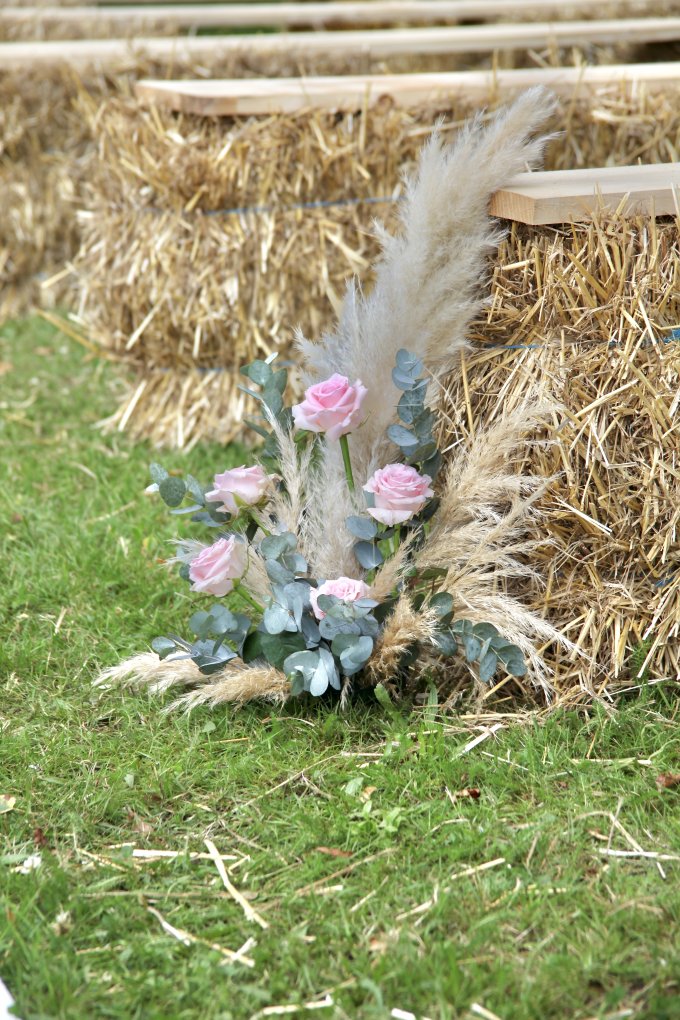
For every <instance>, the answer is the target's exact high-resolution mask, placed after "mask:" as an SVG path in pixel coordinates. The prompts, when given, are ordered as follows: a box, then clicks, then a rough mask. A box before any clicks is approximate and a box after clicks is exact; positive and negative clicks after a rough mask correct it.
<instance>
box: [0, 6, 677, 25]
mask: <svg viewBox="0 0 680 1020" xmlns="http://www.w3.org/2000/svg"><path fill="white" fill-rule="evenodd" d="M592 6H593V0H568V5H567V8H566V9H567V10H568V11H569V12H572V11H573V12H577V11H579V10H590V9H592ZM623 6H624V7H625V8H626V11H627V12H628V13H632V12H633V11H634V12H638V11H639V12H642V13H644V11H645V9H646V8H649V7H653V6H656V7H657V8H658V2H657V0H632V2H630V3H624V4H623ZM673 6H674V7H675V8H680V0H676V2H674V3H673ZM564 9H565V0H525V2H523V3H521V4H520V3H514V2H513V0H510V2H508V0H344V2H343V0H329V2H325V3H316V2H296V3H243V2H241V3H229V4H176V5H174V4H173V5H171V6H170V5H168V4H163V3H158V4H148V3H145V4H139V5H133V4H132V3H130V4H128V5H127V6H124V7H120V6H116V7H111V6H107V5H106V4H101V5H98V6H87V7H85V6H79V7H58V6H40V7H18V6H14V5H8V6H5V7H2V8H0V24H4V25H22V24H35V25H36V26H48V25H59V26H60V27H62V28H63V27H67V26H69V25H79V24H91V25H96V24H97V23H98V22H103V23H104V24H107V25H109V24H111V25H117V26H121V27H123V28H125V29H128V28H131V27H135V28H137V29H139V28H140V27H143V26H144V25H154V24H155V25H158V24H162V25H163V26H164V27H165V28H178V29H179V28H245V27H247V28H258V27H263V26H275V27H278V28H290V27H298V28H299V27H303V26H311V27H313V28H320V27H321V26H323V25H381V24H383V25H384V24H390V23H398V22H406V23H408V22H419V23H420V24H428V23H433V22H456V21H465V20H473V21H487V20H489V19H493V18H498V17H507V16H508V15H509V16H513V15H519V16H521V17H522V18H524V17H525V16H526V15H527V14H543V15H548V16H550V15H551V14H554V13H556V12H561V11H563V10H564Z"/></svg>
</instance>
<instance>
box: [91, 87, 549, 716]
mask: <svg viewBox="0 0 680 1020" xmlns="http://www.w3.org/2000/svg"><path fill="white" fill-rule="evenodd" d="M553 106H554V100H553V99H552V98H551V97H550V96H549V95H547V94H546V93H545V92H543V90H530V91H529V92H527V93H525V94H524V95H523V96H521V97H520V98H519V99H518V100H517V101H516V102H515V103H514V104H513V105H512V106H511V107H510V108H509V109H508V111H507V112H505V113H501V114H499V115H496V116H495V118H493V120H492V121H491V123H490V125H488V126H486V127H483V126H482V123H481V121H480V120H476V121H473V122H472V123H471V124H470V125H468V126H467V128H466V129H465V130H464V131H463V132H461V134H460V136H459V138H458V140H457V141H456V143H455V144H454V145H453V146H452V147H450V148H446V147H445V146H443V145H442V143H441V141H440V140H439V139H438V137H436V136H435V137H434V138H433V139H432V141H431V142H430V143H429V144H428V145H427V146H426V147H425V149H424V150H423V153H422V154H421V158H420V163H419V169H418V174H417V176H416V178H415V179H414V180H411V181H410V182H408V184H407V194H406V200H405V202H404V203H403V213H402V223H403V230H402V233H401V235H400V236H398V237H390V236H389V235H387V234H385V233H384V232H383V234H382V241H383V256H382V259H381V261H380V262H379V264H378V266H377V268H376V274H375V284H374V288H373V291H372V293H371V294H370V295H369V296H364V295H363V294H361V293H360V292H359V291H358V289H357V287H356V285H350V287H349V289H348V293H347V296H346V299H345V304H344V307H343V311H342V315H341V318H340V321H339V323H338V326H337V329H336V331H335V332H334V333H332V334H330V335H328V336H326V337H324V338H323V340H322V342H321V343H312V342H310V341H308V340H306V339H305V338H304V337H303V336H302V335H298V337H297V344H298V349H299V351H300V353H301V356H302V360H303V365H304V369H303V372H304V383H305V385H306V389H305V394H304V399H303V400H302V401H300V402H299V403H297V404H295V405H293V406H292V407H290V406H287V405H286V403H285V399H284V398H285V393H286V389H287V384H288V373H287V370H286V368H285V367H278V366H277V363H276V359H275V357H270V358H267V359H266V360H258V361H255V362H253V363H252V364H250V365H248V366H246V367H245V368H243V369H242V373H243V374H244V375H245V376H246V377H247V379H248V381H249V385H248V387H244V388H245V389H246V392H247V393H249V394H250V395H251V397H252V398H253V399H254V400H256V401H257V402H258V404H259V407H260V411H261V414H260V416H259V419H258V420H256V421H251V422H249V423H248V424H249V425H251V427H252V428H253V429H254V430H255V431H256V432H257V433H258V434H259V436H260V438H261V440H262V441H263V445H262V448H261V454H260V463H258V464H255V465H253V466H250V467H246V466H245V465H244V466H242V467H240V468H237V469H235V470H232V471H225V472H223V473H221V474H217V475H215V478H214V481H213V484H212V485H209V486H203V485H201V484H199V482H198V481H197V480H196V479H194V478H193V477H191V476H188V477H187V478H186V479H185V480H184V479H181V478H177V477H172V476H170V475H168V473H167V472H166V471H165V470H164V469H163V468H162V467H161V466H160V465H158V464H154V465H152V469H151V474H152V485H151V487H150V488H151V489H153V490H154V491H155V490H157V491H158V493H159V494H160V496H161V498H162V499H163V500H164V501H165V503H166V504H168V506H169V507H170V508H171V512H172V513H174V514H178V515H184V514H186V515H189V516H190V518H191V521H192V522H193V523H195V524H197V525H200V526H203V527H207V528H209V529H214V534H215V535H216V538H215V540H214V541H213V542H212V543H210V544H206V543H197V542H195V541H189V540H186V539H181V540H180V541H179V542H178V550H177V555H176V556H175V557H174V560H175V561H176V562H178V563H179V565H180V575H181V576H182V577H183V578H184V579H185V580H186V581H187V582H189V583H190V584H191V588H192V590H193V591H195V592H196V593H197V594H198V597H200V598H201V599H204V600H205V599H206V596H213V598H214V599H217V601H212V602H209V603H208V602H207V601H206V602H205V606H204V607H203V608H199V609H198V611H197V612H195V613H194V615H193V616H192V617H191V619H190V621H189V628H190V630H191V631H192V633H193V639H192V640H188V639H185V638H183V637H180V636H177V635H168V636H165V637H160V638H157V639H156V640H155V641H154V642H153V649H154V654H151V653H146V654H143V655H140V656H136V657H134V658H133V659H131V660H129V661H128V662H126V663H123V664H122V665H121V666H118V667H115V668H114V669H112V670H108V671H107V672H106V673H105V674H103V676H102V679H112V678H113V679H123V678H125V677H132V678H134V679H137V680H140V681H147V682H150V683H151V684H153V685H154V686H155V687H157V688H161V689H162V688H165V687H167V686H170V685H174V684H183V685H189V686H190V687H191V688H192V690H191V691H190V692H189V693H188V694H187V695H185V697H184V698H183V699H181V700H182V702H183V703H184V704H186V705H189V706H190V705H193V704H196V703H200V702H209V703H219V702H221V701H235V702H243V701H246V700H249V699H250V698H254V697H255V698H257V697H264V698H270V699H278V700H283V699H285V698H286V697H289V696H290V695H294V694H302V693H303V692H307V693H309V694H310V695H312V696H320V695H323V694H325V693H326V692H327V691H329V690H334V691H336V692H337V691H340V692H343V694H345V695H346V694H347V693H348V691H349V690H350V689H351V687H352V686H353V685H354V686H374V687H375V686H377V685H379V684H386V685H394V686H395V687H398V685H399V683H400V681H401V680H408V679H409V678H410V677H412V676H413V675H414V674H415V673H417V672H418V671H419V670H420V671H422V670H423V669H428V670H433V669H434V670H437V669H438V668H439V666H440V664H441V663H442V662H446V663H447V666H446V670H447V671H450V670H451V665H449V664H453V666H454V669H455V668H459V667H457V666H456V665H455V664H456V663H462V665H463V668H464V669H465V670H467V671H469V670H470V669H472V671H473V673H474V674H475V675H476V676H477V678H478V679H479V680H480V681H483V682H487V683H488V682H489V681H491V680H492V678H493V677H494V676H496V674H497V673H504V674H506V675H510V676H513V677H517V678H522V677H527V679H528V680H529V682H531V683H533V684H534V685H539V686H542V687H543V688H544V689H545V690H546V691H549V688H550V684H549V678H548V676H547V671H546V668H545V665H544V663H543V660H542V658H541V655H540V652H539V650H538V648H537V643H538V642H545V641H553V640H561V638H560V635H558V634H557V633H556V632H555V631H554V629H553V628H552V627H551V626H550V625H549V624H548V623H547V622H546V621H545V620H543V619H541V618H540V617H538V616H537V615H535V614H534V613H532V612H530V611H529V610H528V609H526V608H525V607H524V606H523V605H522V603H521V601H520V599H519V598H518V597H517V596H516V594H513V593H512V590H511V588H510V587H509V584H510V583H514V581H515V580H516V579H517V578H525V579H530V578H531V571H530V569H529V568H528V567H527V566H526V565H525V563H524V562H523V561H522V554H524V553H525V552H526V551H527V548H528V544H527V541H526V537H525V535H524V532H523V522H524V521H525V520H526V518H527V516H528V515H529V514H531V513H532V512H533V500H534V494H535V493H536V491H538V490H539V489H540V486H541V484H542V480H540V479H534V478H531V477H527V476H523V475H519V474H517V473H516V471H513V470H511V469H510V467H509V462H510V460H511V459H512V457H513V455H514V454H515V451H516V450H517V449H518V447H519V446H520V444H521V443H522V442H523V441H525V439H524V437H525V436H526V435H527V432H529V431H530V430H531V429H532V428H533V427H534V426H535V425H536V424H537V423H538V422H539V421H540V420H541V417H542V415H544V414H545V412H546V404H545V401H543V400H542V398H541V395H540V394H534V395H533V397H535V399H533V398H532V399H531V400H528V401H526V402H525V403H524V404H522V405H520V406H517V407H514V408H511V409H507V410H504V411H503V413H502V414H500V415H499V417H498V419H497V420H496V421H495V422H494V423H493V424H492V425H490V426H489V427H488V428H486V429H482V430H480V431H479V432H478V434H477V435H476V436H475V437H474V439H473V440H472V442H471V443H470V444H469V445H468V446H467V448H462V447H461V446H460V444H458V443H456V442H455V437H454V441H453V442H449V443H448V449H439V447H438V437H440V436H442V435H444V434H445V430H444V429H443V428H442V419H441V413H440V408H441V394H442V392H443V389H442V380H443V379H445V377H446V374H447V373H450V372H452V371H455V369H456V366H457V364H458V358H459V353H460V351H461V350H462V349H463V348H464V346H465V343H466V341H465V328H466V325H467V323H468V322H469V320H470V319H471V318H472V316H473V315H474V314H475V312H476V311H478V309H479V308H480V306H481V301H482V298H481V296H480V287H479V280H480V277H481V276H482V275H483V271H484V261H485V257H486V254H487V252H488V251H489V250H491V249H492V248H493V246H494V244H495V243H496V242H497V240H498V236H499V235H498V232H497V228H496V227H495V225H494V224H493V223H492V222H491V221H490V220H489V218H488V214H487V207H488V199H489V196H490V194H491V193H492V192H493V191H494V190H496V189H497V188H498V187H500V186H501V185H502V184H503V183H504V181H505V180H507V179H508V178H509V177H510V176H512V175H513V174H514V173H516V172H517V171H518V170H520V169H523V168H524V167H525V166H526V164H527V163H533V162H535V161H536V160H537V158H538V157H539V155H540V153H541V150H542V146H543V144H544V142H545V138H543V139H540V138H539V139H535V138H533V137H532V136H533V134H534V132H535V130H536V128H537V126H539V125H540V124H541V123H542V122H543V121H544V120H545V119H546V118H547V117H548V115H549V114H550V113H551V112H552V109H553ZM185 501H188V504H187V503H186V502H185Z"/></svg>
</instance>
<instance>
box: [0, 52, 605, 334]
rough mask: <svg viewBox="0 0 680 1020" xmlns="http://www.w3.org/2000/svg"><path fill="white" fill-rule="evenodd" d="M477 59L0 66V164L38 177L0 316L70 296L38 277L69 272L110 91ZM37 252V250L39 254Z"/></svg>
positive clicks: (11, 231)
mask: <svg viewBox="0 0 680 1020" xmlns="http://www.w3.org/2000/svg"><path fill="white" fill-rule="evenodd" d="M605 52H608V51H604V50H603V51H602V54H603V56H602V59H605V56H604V54H605ZM483 59H486V58H483ZM513 59H516V58H513V55H512V54H502V55H501V57H500V58H499V66H511V64H512V62H513ZM524 59H526V58H524ZM475 64H479V59H477V60H476V59H475V58H474V57H470V58H464V57H454V58H451V57H446V56H417V55H415V56H404V57H395V58H391V59H390V60H388V61H383V60H374V59H370V58H369V57H367V56H366V55H365V54H361V53H358V54H356V55H355V56H353V57H352V58H350V59H346V58H338V57H333V58H322V57H319V58H315V59H313V60H310V59H303V60H301V59H298V58H288V57H286V56H285V55H281V56H277V57H264V56H258V57H250V58H244V57H237V56H231V57H229V58H228V59H224V58H221V59H216V60H215V61H202V62H201V63H200V64H186V63H181V62H180V63H177V64H168V63H158V62H154V61H151V60H148V59H145V58H144V57H143V56H142V55H140V54H139V53H134V54H133V53H132V52H131V54H130V59H129V60H127V61H125V62H124V63H122V64H121V65H120V66H119V67H117V68H113V69H111V70H110V71H108V72H106V73H104V72H102V71H97V70H94V69H90V70H87V71H85V72H83V73H82V74H81V75H79V74H77V73H76V72H75V71H73V70H71V69H70V68H69V67H68V66H64V67H50V68H45V67H41V68H34V67H31V68H27V69H26V70H20V71H17V70H12V71H0V167H1V168H2V169H6V171H7V174H8V175H11V176H15V177H16V178H17V179H19V180H22V179H26V178H27V177H28V176H33V177H34V178H35V181H36V184H35V186H34V187H33V188H32V189H31V197H30V200H29V197H28V195H27V199H26V203H25V204H24V205H23V206H22V204H21V201H20V200H19V199H18V198H15V206H14V212H13V219H12V224H13V227H12V226H11V225H10V224H6V225H5V226H4V228H3V229H2V239H1V242H0V244H1V246H2V250H3V253H4V254H3V256H2V257H3V258H4V259H7V253H8V252H10V251H11V252H13V251H14V250H15V249H16V247H17V245H27V246H28V247H29V249H30V251H29V252H28V253H27V254H21V255H20V256H15V257H14V260H13V261H14V262H16V263H18V262H21V263H23V264H24V265H25V266H26V274H27V275H25V276H24V277H21V276H19V275H17V274H16V273H14V272H13V273H12V275H11V277H10V276H9V275H7V274H6V272H3V271H2V270H0V321H2V318H4V317H5V316H6V315H7V314H17V313H19V312H21V311H25V310H27V309H29V308H30V307H32V306H33V305H35V304H39V305H40V304H45V303H47V304H53V303H54V302H55V301H57V300H59V301H65V302H66V303H71V302H72V300H73V292H72V288H71V286H70V284H71V279H70V277H69V276H68V275H67V274H66V275H64V276H63V277H60V278H59V279H60V282H59V285H58V286H57V287H50V288H49V289H47V290H46V289H45V288H44V287H43V286H42V283H43V282H44V279H45V277H53V275H54V274H57V273H59V271H60V270H64V269H65V268H66V269H67V264H68V262H69V261H70V260H71V259H72V258H73V256H74V255H75V254H76V252H77V250H78V247H79V227H78V224H77V223H76V222H75V218H74V216H73V212H74V210H75V207H77V206H80V205H82V204H83V203H84V201H85V190H84V182H85V181H86V180H87V178H88V174H89V170H88V167H89V159H90V157H92V156H94V154H95V152H96V140H95V136H94V135H93V133H92V121H93V118H94V115H95V112H96V110H97V108H98V106H99V105H100V104H101V103H103V102H105V101H106V100H107V99H109V98H111V97H112V96H120V95H122V96H127V97H130V96H131V95H132V90H133V85H134V82H135V81H137V80H138V79H139V78H144V77H153V78H163V77H170V78H179V79H182V78H210V77H243V78H251V77H260V76H273V77H286V76H296V75H305V74H364V73H381V72H383V71H385V72H390V73H396V72H404V71H437V70H448V69H451V68H452V67H457V68H462V67H466V66H474V65H475ZM38 182H39V183H38ZM69 182H70V185H72V190H73V196H74V202H73V204H72V205H71V206H70V207H69V208H70V215H71V222H70V224H69V228H68V230H67V231H64V229H63V227H64V217H65V215H66V211H65V210H62V209H58V208H57V207H56V206H55V204H54V200H55V199H56V198H57V197H58V196H59V195H60V194H62V193H63V194H68V193H70V190H69V189H70V185H69ZM41 196H42V197H41ZM38 207H39V208H38ZM36 218H37V219H38V220H39V221H40V223H41V224H42V229H41V238H38V239H36V241H35V242H34V239H33V229H34V224H35V222H36ZM36 242H37V243H36ZM39 252H42V259H40V257H39ZM0 264H2V263H0ZM67 272H68V271H67Z"/></svg>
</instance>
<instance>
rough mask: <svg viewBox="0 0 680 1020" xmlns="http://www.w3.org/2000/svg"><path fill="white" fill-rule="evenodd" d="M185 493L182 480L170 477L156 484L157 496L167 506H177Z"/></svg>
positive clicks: (185, 489) (184, 485) (185, 488)
mask: <svg viewBox="0 0 680 1020" xmlns="http://www.w3.org/2000/svg"><path fill="white" fill-rule="evenodd" d="M186 491H187V487H186V484H185V483H184V482H183V481H182V479H181V478H173V477H172V476H171V475H168V476H167V478H164V479H163V480H162V481H161V482H159V483H158V492H159V495H160V497H161V499H162V500H163V502H164V503H167V505H168V506H179V505H180V503H181V502H182V500H183V499H184V494H185V492H186Z"/></svg>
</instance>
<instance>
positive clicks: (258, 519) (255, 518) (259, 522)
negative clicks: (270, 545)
mask: <svg viewBox="0 0 680 1020" xmlns="http://www.w3.org/2000/svg"><path fill="white" fill-rule="evenodd" d="M250 519H251V520H253V521H255V523H256V524H257V526H258V528H259V529H260V531H261V532H262V533H263V534H264V535H266V536H267V538H271V537H272V533H271V531H269V530H268V529H267V528H265V526H264V524H263V523H262V518H261V517H258V515H257V514H255V513H253V512H252V511H251V513H250Z"/></svg>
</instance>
